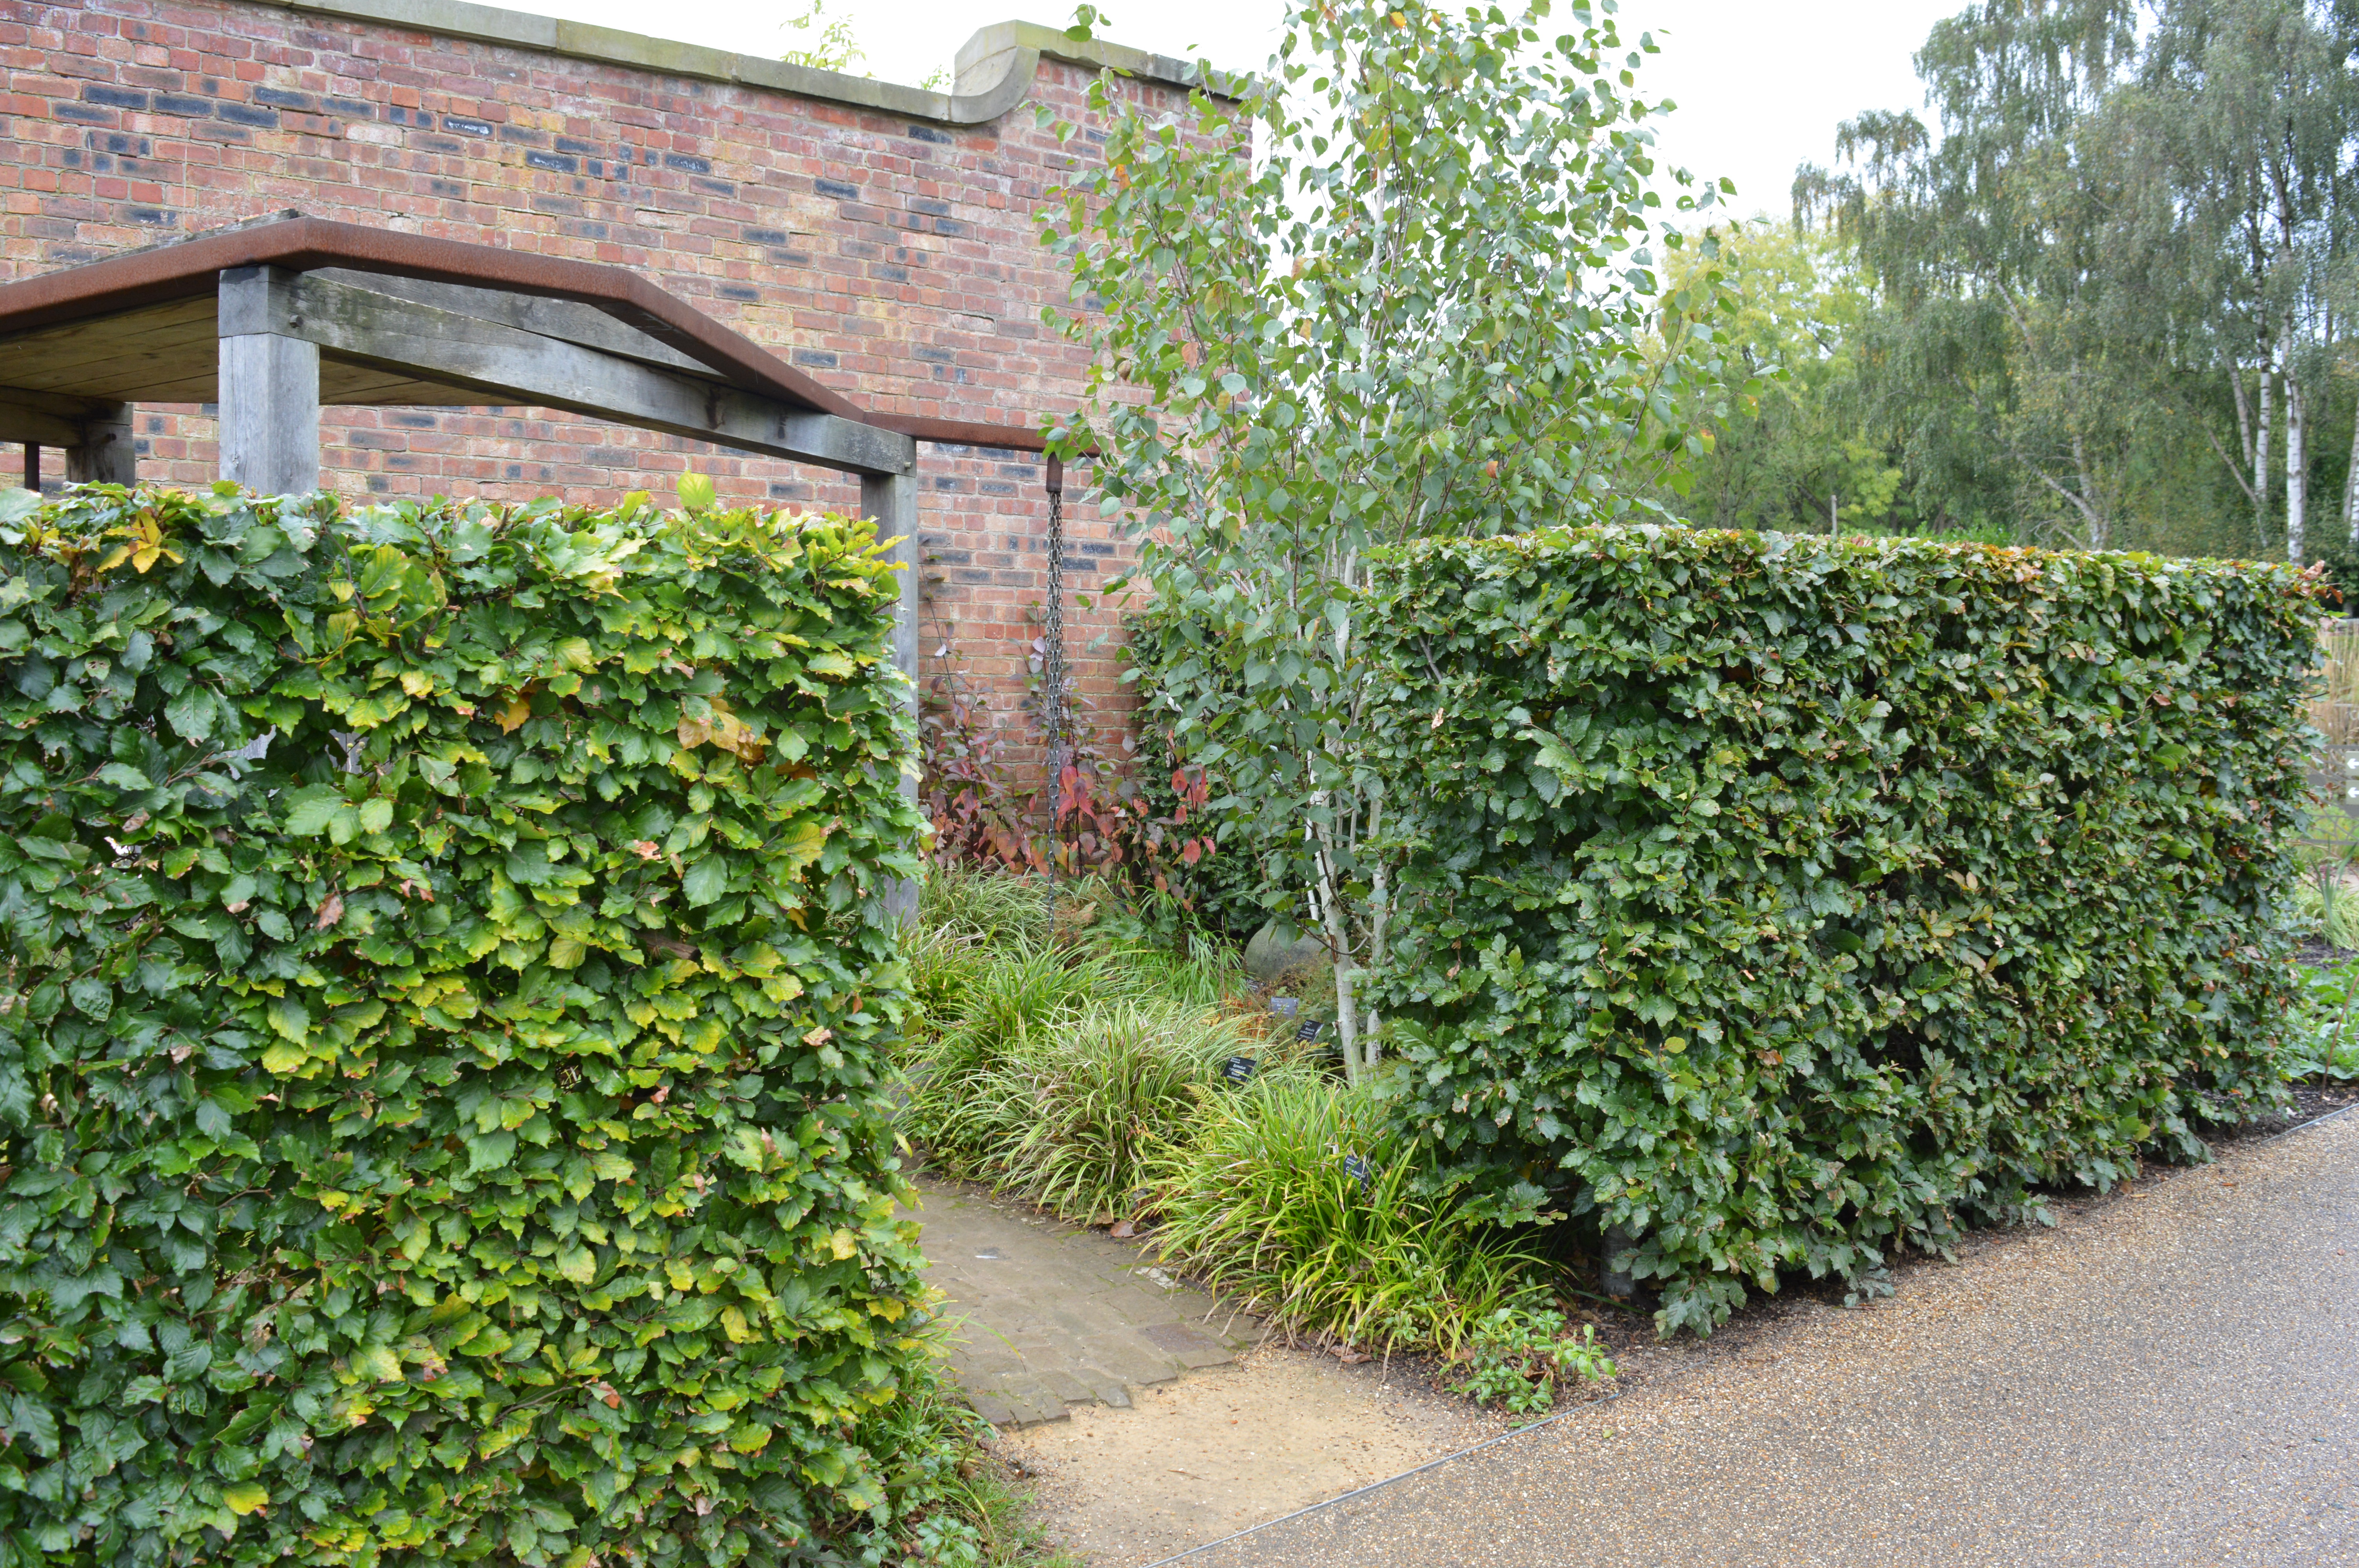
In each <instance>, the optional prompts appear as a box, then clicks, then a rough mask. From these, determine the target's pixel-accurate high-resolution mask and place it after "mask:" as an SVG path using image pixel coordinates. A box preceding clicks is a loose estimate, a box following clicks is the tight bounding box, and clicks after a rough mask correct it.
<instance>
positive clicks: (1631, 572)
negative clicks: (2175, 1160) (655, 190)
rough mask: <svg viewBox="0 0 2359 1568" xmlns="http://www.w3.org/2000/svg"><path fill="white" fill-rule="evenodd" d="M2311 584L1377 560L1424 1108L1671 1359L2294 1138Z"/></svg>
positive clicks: (1399, 1006) (1674, 538) (1852, 566)
mask: <svg viewBox="0 0 2359 1568" xmlns="http://www.w3.org/2000/svg"><path fill="white" fill-rule="evenodd" d="M2315 613H2316V603H2315V598H2314V592H2313V589H2312V587H2311V585H2310V581H2309V579H2305V578H2304V577H2303V576H2301V575H2300V574H2298V573H2296V572H2294V571H2293V570H2291V569H2290V568H2285V567H2282V566H2271V565H2250V564H2243V563H2231V562H2206V561H2185V560H2166V559H2162V558H2158V557H2147V556H2130V555H2113V556H2076V555H2061V554H2052V553H2048V552H2042V551H2037V550H2027V549H2005V548H1995V547H1991V546H1960V545H1936V544H1931V543H1928V542H1924V541H1917V540H1907V539H1878V540H1844V541H1841V542H1834V541H1828V540H1824V539H1815V538H1803V537H1794V536H1784V535H1754V534H1741V533H1728V532H1707V531H1700V530H1688V529H1683V528H1664V527H1632V526H1606V527H1593V528H1583V529H1570V530H1557V531H1549V532H1544V533H1539V534H1534V535H1522V536H1517V537H1512V538H1503V539H1495V540H1484V541H1479V542H1478V541H1456V540H1452V541H1432V542H1428V543H1424V544H1420V545H1418V546H1411V547H1408V548H1405V549H1402V550H1400V551H1397V552H1395V553H1392V554H1390V555H1388V556H1386V557H1384V558H1383V559H1381V560H1380V561H1379V562H1378V563H1377V565H1376V568H1375V586H1374V587H1373V588H1372V589H1371V592H1370V595H1369V604H1368V613H1367V617H1366V624H1367V626H1368V632H1367V635H1368V636H1369V637H1370V638H1371V639H1372V641H1373V642H1374V643H1375V644H1376V645H1377V650H1376V652H1375V658H1376V659H1377V661H1378V663H1379V664H1380V665H1382V671H1381V674H1380V676H1379V678H1380V680H1381V682H1382V683H1383V686H1384V693H1385V694H1384V697H1383V698H1382V700H1381V701H1380V702H1379V703H1378V705H1377V707H1376V710H1375V713H1374V715H1373V717H1372V719H1371V725H1370V744H1371V746H1372V747H1373V748H1374V749H1375V752H1376V753H1377V756H1378V759H1379V760H1378V762H1377V763H1376V765H1377V766H1378V767H1380V768H1381V770H1382V771H1383V772H1384V773H1385V774H1386V780H1387V799H1388V801H1390V802H1392V803H1393V804H1394V806H1395V807H1396V809H1397V816H1395V817H1394V818H1393V821H1394V823H1395V827H1394V835H1395V838H1394V843H1395V848H1396V849H1397V852H1398V853H1399V854H1400V856H1401V858H1402V862H1403V870H1402V872H1401V881H1400V887H1401V890H1402V891H1401V911H1402V912H1401V914H1400V917H1399V919H1400V924H1399V926H1398V928H1397V942H1396V945H1395V946H1394V949H1393V952H1392V955H1391V962H1390V965H1389V968H1388V969H1387V971H1386V974H1385V975H1384V976H1383V977H1382V983H1383V985H1384V988H1385V994H1386V1004H1387V1011H1386V1017H1387V1019H1388V1020H1391V1021H1395V1022H1397V1023H1398V1024H1399V1026H1400V1029H1401V1033H1402V1035H1403V1036H1404V1038H1405V1041H1406V1043H1407V1045H1408V1055H1409V1056H1410V1058H1411V1062H1410V1071H1409V1073H1408V1076H1407V1078H1406V1080H1405V1081H1406V1085H1407V1087H1408V1097H1407V1098H1406V1100H1405V1101H1404V1102H1403V1103H1404V1106H1405V1113H1406V1114H1408V1115H1409V1116H1410V1117H1412V1118H1413V1119H1415V1120H1416V1121H1417V1123H1418V1124H1419V1126H1420V1127H1421V1128H1422V1129H1423V1130H1425V1132H1426V1134H1427V1135H1428V1137H1429V1138H1430V1139H1431V1140H1432V1141H1433V1142H1434V1143H1435V1144H1436V1145H1437V1146H1438V1148H1439V1149H1440V1151H1442V1152H1443V1155H1444V1158H1445V1160H1446V1162H1449V1163H1450V1164H1451V1166H1452V1167H1453V1168H1454V1169H1456V1170H1458V1171H1459V1172H1460V1173H1463V1174H1466V1175H1469V1176H1471V1177H1473V1178H1476V1179H1478V1180H1479V1181H1481V1182H1483V1183H1484V1184H1486V1185H1487V1186H1488V1187H1489V1188H1490V1189H1491V1190H1492V1191H1494V1192H1495V1193H1497V1194H1500V1195H1502V1196H1501V1198H1500V1201H1501V1202H1502V1203H1503V1204H1504V1205H1505V1206H1506V1207H1508V1208H1510V1209H1516V1208H1521V1209H1525V1210H1529V1209H1531V1208H1533V1207H1538V1206H1548V1205H1550V1204H1555V1203H1569V1204H1570V1205H1571V1207H1573V1208H1574V1209H1575V1210H1577V1211H1593V1212H1594V1213H1595V1215H1596V1216H1597V1218H1598V1220H1599V1222H1600V1223H1601V1224H1603V1225H1605V1226H1609V1227H1614V1228H1615V1229H1616V1230H1618V1231H1620V1232H1623V1233H1626V1234H1628V1235H1630V1236H1633V1237H1636V1238H1639V1239H1638V1241H1637V1243H1636V1246H1635V1248H1634V1249H1633V1251H1634V1252H1635V1259H1634V1261H1635V1264H1636V1271H1637V1272H1638V1273H1639V1274H1640V1275H1641V1276H1642V1277H1646V1276H1653V1277H1655V1278H1658V1280H1659V1281H1661V1282H1662V1283H1663V1284H1664V1286H1665V1314H1666V1315H1665V1319H1664V1321H1665V1322H1666V1324H1667V1325H1668V1326H1678V1325H1699V1326H1709V1325H1710V1324H1711V1323H1712V1322H1713V1321H1716V1320H1717V1318H1718V1317H1719V1316H1721V1315H1724V1314H1725V1312H1726V1311H1727V1310H1728V1309H1729V1307H1730V1306H1732V1305H1733V1304H1734V1302H1735V1301H1736V1300H1738V1299H1741V1296H1742V1293H1743V1287H1744V1285H1745V1283H1746V1282H1750V1283H1751V1284H1753V1285H1756V1286H1757V1287H1760V1288H1767V1289H1774V1288H1775V1287H1776V1283H1777V1271H1779V1270H1781V1269H1793V1268H1799V1269H1806V1270H1808V1271H1810V1272H1812V1273H1822V1272H1826V1271H1835V1272H1838V1273H1842V1274H1844V1275H1846V1276H1850V1277H1854V1278H1858V1277H1865V1276H1872V1275H1873V1274H1874V1272H1875V1270H1876V1269H1878V1268H1879V1267H1880V1266H1881V1264H1882V1262H1883V1261H1884V1257H1885V1252H1886V1249H1887V1248H1888V1247H1889V1245H1890V1244H1891V1243H1892V1242H1894V1241H1907V1242H1909V1243H1912V1244H1916V1245H1919V1246H1928V1247H1940V1246H1942V1245H1945V1244H1946V1242H1947V1240H1948V1239H1949V1238H1950V1237H1951V1235H1952V1234H1953V1227H1954V1226H1955V1224H1956V1222H1957V1220H1958V1219H1959V1218H1960V1217H1965V1216H1980V1217H1992V1218H2006V1217H2013V1216H2018V1215H2031V1214H2037V1213H2038V1212H2039V1197H2038V1189H2039V1188H2040V1187H2041V1186H2042V1185H2044V1184H2050V1183H2057V1182H2084V1183H2096V1184H2104V1183H2107V1182H2110V1181H2112V1180H2114V1179H2117V1178H2118V1177H2119V1176H2120V1175H2122V1174H2123V1173H2125V1172H2126V1171H2127V1170H2129V1169H2131V1168H2132V1167H2133V1166H2134V1164H2135V1162H2136V1160H2137V1159H2138V1158H2139V1157H2140V1155H2141V1152H2161V1153H2169V1154H2176V1155H2182V1156H2196V1155H2200V1154H2201V1148H2202V1145H2201V1139H2200V1136H2199V1132H2198V1129H2199V1127H2200V1125H2201V1123H2203V1122H2205V1121H2210V1120H2218V1119H2237V1118H2240V1117H2242V1116H2245V1115H2249V1114H2251V1113H2252V1112H2253V1111H2254V1110H2255V1109H2256V1108H2258V1107H2261V1106H2265V1105H2267V1104H2269V1103H2272V1102H2273V1100H2274V1098H2275V1097H2276V1095H2277V1092H2278V1087H2277V1077H2276V1072H2275V1061H2276V1049H2277V1042H2278V1040H2279V1038H2280V1035H2281V1033H2282V1030H2283V1022H2284V1011H2285V1008H2286V1005H2287V1001H2288V994H2289V993H2288V965H2287V963H2286V959H2287V957H2288V950H2289V938H2288V932H2287V927H2286V925H2285V922H2284V920H2283V918H2282V910H2283V905H2284V900H2285V896H2286V893H2287V891H2288V886H2289V882H2290V878H2291V874H2292V871H2291V865H2290V861H2289V860H2288V855H2287V840H2288V836H2289V834H2290V833H2291V832H2292V831H2293V829H2294V828H2295V827H2296V826H2297V824H2298V823H2299V820H2300V818H2301V816H2302V815H2303V811H2304V806H2305V803H2306V793H2307V784H2306V778H2305V765H2306V762H2307V755H2308V748H2309V744H2310V739H2311V737H2310V731H2309V730H2308V727H2307V722H2306V718H2305V713H2304V700H2305V697H2306V695H2307V693H2308V690H2309V687H2310V683H2311V680H2312V674H2311V672H2312V669H2313V667H2314V664H2315V641H2314V628H2313V623H2312V622H2313V618H2314V616H2315Z"/></svg>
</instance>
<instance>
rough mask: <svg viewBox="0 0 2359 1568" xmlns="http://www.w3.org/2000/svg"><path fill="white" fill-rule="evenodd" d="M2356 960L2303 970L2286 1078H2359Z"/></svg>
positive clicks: (2344, 1080) (2345, 1080)
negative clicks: (2299, 1002)
mask: <svg viewBox="0 0 2359 1568" xmlns="http://www.w3.org/2000/svg"><path fill="white" fill-rule="evenodd" d="M2354 1003H2359V958H2354V959H2350V960H2346V961H2345V962H2343V963H2340V964H2323V965H2320V966H2318V967H2316V968H2310V967H2309V966H2304V967H2303V968H2302V969H2301V1005H2300V1010H2299V1014H2298V1019H2297V1022H2296V1023H2295V1026H2294V1028H2293V1030H2292V1032H2291V1037H2290V1038H2289V1039H2288V1041H2287V1044H2286V1053H2285V1061H2284V1070H2285V1076H2287V1077H2288V1079H2290V1080H2292V1081H2294V1082H2297V1083H2299V1082H2302V1081H2305V1080H2308V1081H2313V1082H2334V1083H2348V1082H2350V1081H2351V1080H2352V1079H2354V1078H2359V1017H2354V1008H2353V1004H2354Z"/></svg>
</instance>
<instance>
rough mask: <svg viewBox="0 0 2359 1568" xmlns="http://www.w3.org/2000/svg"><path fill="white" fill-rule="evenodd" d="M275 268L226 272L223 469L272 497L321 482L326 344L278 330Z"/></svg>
mask: <svg viewBox="0 0 2359 1568" xmlns="http://www.w3.org/2000/svg"><path fill="white" fill-rule="evenodd" d="M293 283H294V275H293V274H291V273H288V272H287V271H286V270H284V269H283V268H280V267H275V266H241V267H232V268H229V269H228V270H227V271H224V272H223V274H222V275H221V318H220V319H221V327H220V338H221V472H222V477H223V479H229V480H235V481H237V482H238V483H240V484H242V485H244V486H245V487H246V489H248V490H251V491H255V492H259V493H261V494H264V495H302V494H308V493H309V492H311V491H314V490H317V489H319V488H320V345H319V344H317V343H314V342H310V341H305V340H304V339H301V338H297V337H290V336H288V335H286V334H284V333H281V332H279V331H277V330H273V329H274V328H275V327H276V326H277V324H278V317H279V314H280V313H279V312H278V311H277V310H274V309H273V305H274V303H275V302H274V301H273V299H272V293H273V290H274V289H276V290H277V291H278V292H279V293H281V294H282V295H283V294H284V293H286V292H288V290H290V289H291V287H292V286H293Z"/></svg>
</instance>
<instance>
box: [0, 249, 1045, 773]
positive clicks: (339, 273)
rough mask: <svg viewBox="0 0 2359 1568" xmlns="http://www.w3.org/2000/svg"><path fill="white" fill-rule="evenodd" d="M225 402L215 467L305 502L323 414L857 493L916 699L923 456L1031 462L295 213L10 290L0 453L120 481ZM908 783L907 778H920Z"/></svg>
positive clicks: (603, 304)
mask: <svg viewBox="0 0 2359 1568" xmlns="http://www.w3.org/2000/svg"><path fill="white" fill-rule="evenodd" d="M141 403H167V404H190V403H212V404H215V405H218V406H219V408H220V428H221V442H220V444H221V474H222V477H223V478H224V479H229V480H234V481H237V482H238V483H240V484H243V485H245V486H246V487H248V488H249V489H252V490H255V491H258V492H264V493H266V494H288V493H293V492H305V491H310V490H313V489H316V488H317V487H318V485H319V481H320V410H321V408H323V407H330V406H355V405H358V406H388V405H391V406H428V407H473V406H498V405H507V406H516V405H523V406H533V407H541V408H555V409H564V410H568V411H570V412H572V413H577V414H583V415H588V416H592V417H593V418H599V419H606V420H612V421H614V422H615V423H617V424H623V425H633V426H637V427H640V428H643V429H649V430H663V431H668V432H669V433H670V434H672V435H676V436H684V437H688V438H691V439H694V440H700V441H709V442H712V444H713V445H715V446H720V447H729V448H734V449H737V450H740V451H746V452H756V453H761V454H764V455H766V456H769V457H776V458H784V459H787V460H789V461H793V462H798V463H812V464H816V465H818V466H820V467H821V468H826V469H832V470H837V471H838V472H843V473H851V474H857V475H858V476H859V477H860V501H861V507H862V510H863V511H864V513H866V514H869V515H871V516H873V517H875V519H876V523H877V526H878V529H879V531H880V533H881V535H883V536H886V537H888V538H889V537H895V536H897V537H898V539H899V541H900V542H899V544H898V545H897V546H896V553H897V558H898V560H899V561H900V562H901V564H902V570H901V578H900V589H901V603H900V618H899V624H898V626H897V629H896V633H895V639H894V642H895V648H894V652H895V658H896V662H897V664H898V665H900V667H901V670H902V672H903V673H904V674H905V675H907V676H908V678H909V685H910V700H911V702H912V704H913V705H914V703H915V701H916V692H917V679H918V613H919V610H918V607H919V592H920V582H919V579H920V575H921V574H920V570H919V553H918V538H917V532H918V527H917V524H918V516H917V495H918V490H917V479H916V468H917V446H918V442H919V440H934V441H957V442H971V443H974V444H977V445H984V446H995V447H1006V448H1015V449H1023V450H1030V451H1038V450H1040V449H1041V438H1040V436H1039V433H1038V431H1037V430H1034V429H1027V428H1025V427H1017V426H1008V425H1003V424H996V423H977V422H969V421H962V420H946V419H932V418H915V417H910V416H882V415H874V414H868V413H864V412H863V411H862V410H861V409H860V408H859V407H858V406H855V405H854V404H853V403H852V402H851V401H850V400H849V399H847V398H846V397H844V396H843V395H841V394H839V393H836V392H833V391H831V390H830V389H828V388H827V387H824V386H822V385H821V384H819V383H817V382H815V381H813V380H812V379H811V378H810V377H809V376H807V375H805V374H803V373H801V372H799V371H798V370H796V369H794V368H793V367H792V366H790V365H788V363H786V362H784V361H783V360H780V359H779V358H778V357H777V356H776V355H775V354H773V353H771V352H770V351H768V350H766V349H764V348H762V347H761V346H759V345H758V344H756V343H755V342H753V341H750V340H748V339H747V338H745V336H744V335H742V334H740V333H738V332H736V331H734V330H731V329H730V328H728V327H725V326H723V325H722V324H721V323H720V322H718V321H715V320H713V319H712V318H710V317H708V316H705V315H704V314H702V313H701V312H700V311H698V310H696V309H695V308H692V307H690V306H689V305H688V304H686V303H685V302H683V301H681V300H680V299H679V298H677V297H674V296H672V295H670V294H668V293H666V292H665V291H663V290H662V289H660V288H658V287H656V286H655V285H654V284H652V283H650V282H648V281H647V279H645V278H643V277H641V276H638V275H637V274H636V273H633V272H630V271H627V270H625V269H624V268H621V267H615V266H605V265H598V264H595V263H589V262H578V261H569V260H564V259H561V258H555V257H549V256H540V255H534V254H528V253H525V252H519V251H511V250H506V249H503V248H501V247H499V246H495V245H478V244H467V243H461V242H457V241H452V240H438V239H429V238H427V237H425V236H422V235H417V234H402V233H394V232H386V231H384V230H379V229H372V228H366V227H364V226H362V225H359V224H355V223H340V222H328V221H325V220H322V219H318V218H307V217H304V216H302V215H300V214H299V213H286V214H282V215H280V216H278V217H276V218H273V219H269V220H266V221H262V222H255V223H249V224H243V225H240V226H238V227H236V228H234V229H228V230H221V231H216V232H212V233H209V234H204V235H201V236H198V237H195V238H192V239H190V240H186V241H183V242H180V243H177V244H169V245H162V246H158V247H156V248H154V249H151V250H144V251H134V252H129V253H126V254H122V255H116V256H111V257H108V258H106V259H105V260H103V261H97V262H92V263H89V264H87V265H82V266H75V267H69V268H65V269H62V270H60V271H58V272H54V273H48V274H44V275H42V276H38V277H31V278H27V279H24V280H21V281H19V282H16V283H11V284H7V285H5V286H0V440H5V441H16V442H21V443H23V444H24V445H25V447H26V448H27V468H28V469H29V470H31V473H30V475H29V478H30V480H31V481H32V482H34V483H36V484H38V466H39V460H40V458H39V453H40V449H42V448H45V447H54V448H59V449H62V450H63V451H64V453H65V458H66V472H67V475H68V477H69V478H71V479H77V480H90V481H116V482H119V483H124V484H129V483H132V482H134V481H135V480H136V477H137V475H136V469H135V465H134V462H133V438H132V410H133V408H134V407H135V406H136V405H138V404H141ZM908 787H910V788H911V789H912V790H914V789H915V787H916V785H915V782H914V781H908Z"/></svg>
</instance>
